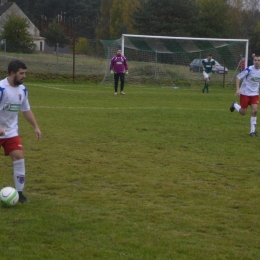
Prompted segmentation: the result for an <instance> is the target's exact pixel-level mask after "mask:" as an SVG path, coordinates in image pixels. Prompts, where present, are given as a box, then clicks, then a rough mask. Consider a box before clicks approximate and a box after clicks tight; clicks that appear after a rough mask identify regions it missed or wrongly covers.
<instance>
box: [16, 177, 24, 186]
mask: <svg viewBox="0 0 260 260" xmlns="http://www.w3.org/2000/svg"><path fill="white" fill-rule="evenodd" d="M17 181H18V182H19V183H21V184H24V181H25V176H24V175H19V176H17Z"/></svg>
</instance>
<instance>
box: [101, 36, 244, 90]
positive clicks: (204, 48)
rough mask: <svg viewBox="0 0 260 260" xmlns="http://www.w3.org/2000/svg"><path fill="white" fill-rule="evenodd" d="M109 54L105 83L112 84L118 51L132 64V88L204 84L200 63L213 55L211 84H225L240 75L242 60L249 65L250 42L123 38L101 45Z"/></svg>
mask: <svg viewBox="0 0 260 260" xmlns="http://www.w3.org/2000/svg"><path fill="white" fill-rule="evenodd" d="M101 42H102V44H103V46H104V49H105V54H106V59H107V69H106V74H105V76H104V79H103V82H104V83H109V82H110V83H112V82H113V77H111V75H110V73H109V64H110V59H111V58H112V57H113V55H115V53H116V51H117V49H118V48H121V49H122V53H123V54H124V55H125V56H126V58H127V60H128V63H129V75H128V76H127V81H128V82H129V83H133V84H146V83H147V84H154V85H158V84H162V85H169V84H170V85H172V84H174V85H176V84H190V83H192V82H196V81H202V80H203V76H202V69H201V61H202V59H205V58H206V57H207V56H208V54H212V56H213V59H214V60H215V61H216V68H215V69H214V70H213V75H212V77H211V81H215V82H216V83H217V82H218V83H220V84H225V83H231V82H233V80H234V75H236V74H238V73H239V65H240V61H241V59H242V58H244V59H245V61H247V58H248V43H249V41H248V40H247V39H220V38H188V37H167V36H151V35H132V34H123V35H122V38H120V39H117V40H109V41H108V40H102V41H101Z"/></svg>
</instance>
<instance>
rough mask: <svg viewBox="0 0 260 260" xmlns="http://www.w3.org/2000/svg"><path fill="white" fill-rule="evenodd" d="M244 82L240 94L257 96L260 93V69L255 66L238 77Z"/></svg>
mask: <svg viewBox="0 0 260 260" xmlns="http://www.w3.org/2000/svg"><path fill="white" fill-rule="evenodd" d="M237 78H239V79H240V80H241V79H243V82H242V84H241V87H240V93H241V94H242V95H245V96H257V95H258V93H259V82H260V69H256V68H255V66H254V65H253V66H249V67H247V68H246V69H245V70H243V71H242V72H241V73H239V74H238V75H237Z"/></svg>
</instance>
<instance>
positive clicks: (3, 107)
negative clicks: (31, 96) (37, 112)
mask: <svg viewBox="0 0 260 260" xmlns="http://www.w3.org/2000/svg"><path fill="white" fill-rule="evenodd" d="M28 110H30V105H29V102H28V93H27V89H26V88H25V86H24V85H19V86H17V87H12V86H10V85H9V83H8V80H7V78H5V79H3V80H1V81H0V127H1V128H3V129H4V131H5V135H3V136H1V137H0V138H10V137H14V136H17V135H18V113H19V111H22V112H24V111H28Z"/></svg>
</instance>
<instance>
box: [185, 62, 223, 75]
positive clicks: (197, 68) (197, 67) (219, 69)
mask: <svg viewBox="0 0 260 260" xmlns="http://www.w3.org/2000/svg"><path fill="white" fill-rule="evenodd" d="M202 61H203V59H194V60H193V61H192V62H191V64H190V72H203V70H202V67H201V62H202ZM212 73H218V74H223V73H224V66H222V65H220V64H219V63H218V62H217V61H216V60H215V68H212ZM227 73H228V68H226V67H225V74H227Z"/></svg>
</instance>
